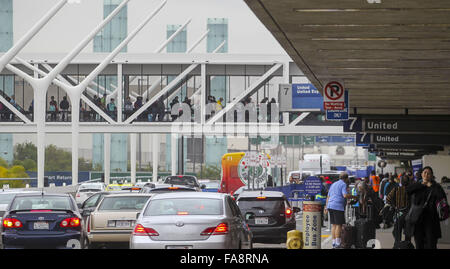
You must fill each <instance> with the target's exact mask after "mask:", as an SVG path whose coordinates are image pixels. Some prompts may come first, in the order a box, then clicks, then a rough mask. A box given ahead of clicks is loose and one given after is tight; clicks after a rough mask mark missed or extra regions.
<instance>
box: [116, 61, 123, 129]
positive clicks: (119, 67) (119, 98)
mask: <svg viewBox="0 0 450 269" xmlns="http://www.w3.org/2000/svg"><path fill="white" fill-rule="evenodd" d="M122 84H123V81H122V64H118V65H117V89H116V90H117V100H116V104H117V122H119V123H120V122H122V104H123V96H122V95H123V94H122Z"/></svg>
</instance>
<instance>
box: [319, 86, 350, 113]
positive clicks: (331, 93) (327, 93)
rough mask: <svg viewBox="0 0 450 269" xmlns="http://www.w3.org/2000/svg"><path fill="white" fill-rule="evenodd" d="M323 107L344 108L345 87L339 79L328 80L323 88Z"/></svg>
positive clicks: (331, 108) (326, 108)
mask: <svg viewBox="0 0 450 269" xmlns="http://www.w3.org/2000/svg"><path fill="white" fill-rule="evenodd" d="M323 93H324V94H323V108H324V109H325V110H344V109H345V94H344V93H345V88H344V83H342V82H340V81H336V80H334V81H330V82H328V83H327V84H326V85H325V88H324V89H323Z"/></svg>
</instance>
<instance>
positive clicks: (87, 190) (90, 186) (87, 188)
mask: <svg viewBox="0 0 450 269" xmlns="http://www.w3.org/2000/svg"><path fill="white" fill-rule="evenodd" d="M105 189H106V186H105V184H104V183H101V182H95V183H94V182H93V183H82V184H81V185H80V186H79V187H78V190H77V193H76V194H75V201H76V202H77V205H78V206H80V205H81V204H83V202H84V201H85V200H86V199H87V198H89V197H91V196H92V195H93V194H94V193H97V192H100V191H105Z"/></svg>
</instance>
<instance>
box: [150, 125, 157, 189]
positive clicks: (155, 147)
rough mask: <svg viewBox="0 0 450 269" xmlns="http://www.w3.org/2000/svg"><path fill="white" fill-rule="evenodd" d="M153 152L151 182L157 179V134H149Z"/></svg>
mask: <svg viewBox="0 0 450 269" xmlns="http://www.w3.org/2000/svg"><path fill="white" fill-rule="evenodd" d="M151 137H152V153H153V160H152V162H153V173H152V176H153V182H157V181H158V161H159V134H151Z"/></svg>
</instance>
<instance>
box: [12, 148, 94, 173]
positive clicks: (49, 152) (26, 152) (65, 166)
mask: <svg viewBox="0 0 450 269" xmlns="http://www.w3.org/2000/svg"><path fill="white" fill-rule="evenodd" d="M13 164H14V165H22V166H23V167H24V168H25V170H26V171H30V172H35V171H37V147H36V146H35V145H34V144H33V143H31V142H25V143H22V144H17V145H16V146H15V152H14V162H13ZM71 170H72V153H71V152H68V151H65V150H63V149H60V148H58V147H56V146H55V145H49V146H47V147H46V148H45V171H55V172H60V171H71ZM78 170H79V171H90V170H92V162H91V161H88V160H86V159H84V158H79V159H78Z"/></svg>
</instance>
